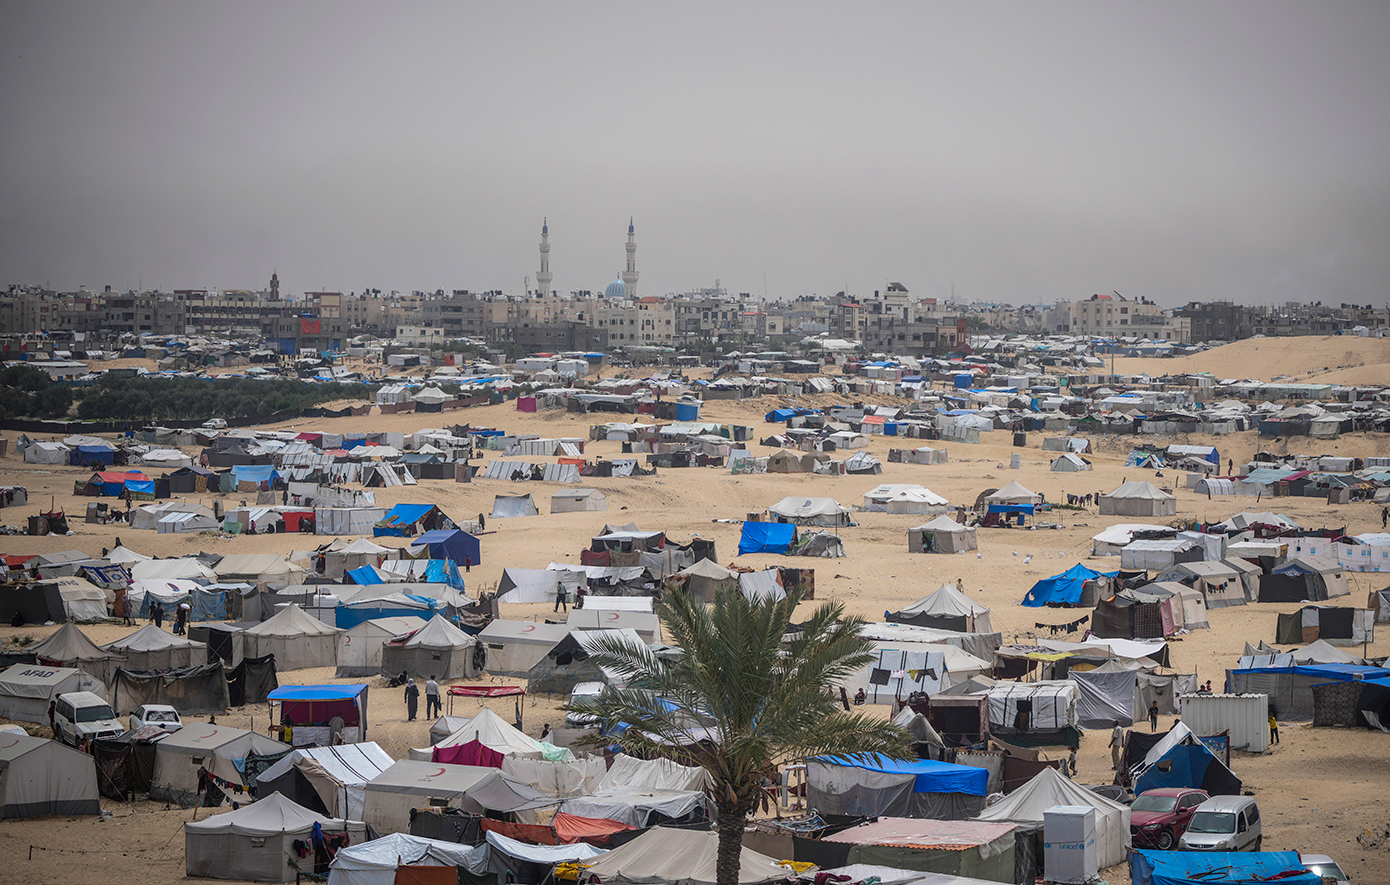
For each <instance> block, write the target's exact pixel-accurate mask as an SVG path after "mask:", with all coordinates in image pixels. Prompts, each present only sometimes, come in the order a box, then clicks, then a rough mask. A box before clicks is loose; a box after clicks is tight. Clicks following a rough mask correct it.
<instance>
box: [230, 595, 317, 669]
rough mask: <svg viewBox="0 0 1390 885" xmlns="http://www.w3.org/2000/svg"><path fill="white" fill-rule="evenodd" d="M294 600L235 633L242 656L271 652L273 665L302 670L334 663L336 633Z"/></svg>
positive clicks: (257, 655) (269, 653) (249, 656)
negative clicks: (267, 617)
mask: <svg viewBox="0 0 1390 885" xmlns="http://www.w3.org/2000/svg"><path fill="white" fill-rule="evenodd" d="M339 632H340V631H339V630H338V628H336V627H330V626H328V625H327V624H325V623H324V622H323V621H320V620H318V619H317V618H314V617H312V616H310V615H308V614H306V613H305V611H304V610H303V609H302V608H300V607H299V606H298V605H296V604H295V603H290V604H289V605H287V606H285V607H284V608H283V609H281V610H280V611H279V612H278V613H277V614H276V615H275V616H274V617H272V618H271V619H270V620H267V621H262V622H261V623H259V624H257V625H256V626H254V627H251V628H249V629H246V630H243V631H242V632H241V633H239V634H237V635H238V636H239V637H240V638H241V651H242V656H243V657H248V658H259V657H263V656H265V655H275V669H276V670H277V671H279V672H281V673H283V672H285V671H286V670H303V669H306V668H309V667H332V666H334V665H335V664H336V663H337V657H338V633H339Z"/></svg>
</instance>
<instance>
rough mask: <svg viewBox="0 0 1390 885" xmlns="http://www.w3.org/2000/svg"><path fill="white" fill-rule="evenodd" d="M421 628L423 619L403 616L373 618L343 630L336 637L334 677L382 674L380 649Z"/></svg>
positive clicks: (423, 624)
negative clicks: (397, 638) (396, 638)
mask: <svg viewBox="0 0 1390 885" xmlns="http://www.w3.org/2000/svg"><path fill="white" fill-rule="evenodd" d="M423 626H425V620H424V618H416V617H412V616H409V615H402V616H396V617H389V618H372V619H371V620H368V621H363V622H362V623H360V624H358V625H357V626H355V627H351V628H349V629H347V630H344V631H343V632H342V634H341V635H340V636H339V637H338V669H337V671H336V672H335V673H334V674H333V675H334V677H335V678H341V677H346V676H376V675H377V674H378V673H380V672H381V649H382V646H384V645H385V644H386V643H387V642H389V641H390V640H392V639H394V638H395V637H397V636H400V635H401V634H402V633H410V632H413V631H415V630H419V629H420V628H421V627H423Z"/></svg>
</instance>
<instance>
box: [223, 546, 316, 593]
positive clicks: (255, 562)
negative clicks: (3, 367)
mask: <svg viewBox="0 0 1390 885" xmlns="http://www.w3.org/2000/svg"><path fill="white" fill-rule="evenodd" d="M213 571H214V572H216V574H217V580H218V581H221V582H223V583H244V584H267V585H269V586H271V587H285V586H288V585H290V584H297V583H299V579H300V577H301V576H303V574H304V569H302V568H300V567H299V566H297V565H295V564H294V563H292V562H288V561H287V560H285V558H284V557H281V556H276V555H275V554H273V553H229V554H228V555H226V556H224V557H222V559H221V561H219V562H218V563H217V565H215V566H214V567H213Z"/></svg>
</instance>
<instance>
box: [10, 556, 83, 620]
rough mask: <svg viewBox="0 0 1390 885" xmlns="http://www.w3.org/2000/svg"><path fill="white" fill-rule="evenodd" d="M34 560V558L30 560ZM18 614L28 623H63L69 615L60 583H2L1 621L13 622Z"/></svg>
mask: <svg viewBox="0 0 1390 885" xmlns="http://www.w3.org/2000/svg"><path fill="white" fill-rule="evenodd" d="M30 561H32V560H30ZM16 614H18V615H19V616H20V617H21V618H23V619H24V623H26V624H42V623H43V622H44V621H53V622H55V623H62V622H63V621H64V620H65V619H66V617H67V615H66V614H65V613H64V609H63V595H62V594H61V593H60V592H58V585H57V584H51V583H32V584H18V583H16V584H7V585H0V618H3V620H0V623H4V624H9V623H12V620H11V619H12V618H13V617H14V616H15V615H16Z"/></svg>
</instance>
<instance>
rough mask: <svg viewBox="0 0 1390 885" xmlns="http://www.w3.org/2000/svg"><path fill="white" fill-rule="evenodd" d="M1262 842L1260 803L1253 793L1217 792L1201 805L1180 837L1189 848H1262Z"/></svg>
mask: <svg viewBox="0 0 1390 885" xmlns="http://www.w3.org/2000/svg"><path fill="white" fill-rule="evenodd" d="M1262 844H1264V829H1263V827H1262V826H1261V824H1260V807H1259V806H1258V805H1256V804H1255V800H1254V799H1251V798H1250V797H1249V796H1213V797H1212V798H1210V799H1208V800H1207V801H1205V802H1203V803H1202V804H1201V805H1198V806H1197V810H1196V811H1194V812H1193V813H1192V819H1191V820H1190V821H1188V823H1187V832H1186V833H1183V834H1182V838H1181V839H1179V840H1178V847H1179V848H1182V849H1183V850H1185V851H1259V850H1260V846H1261V845H1262Z"/></svg>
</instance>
